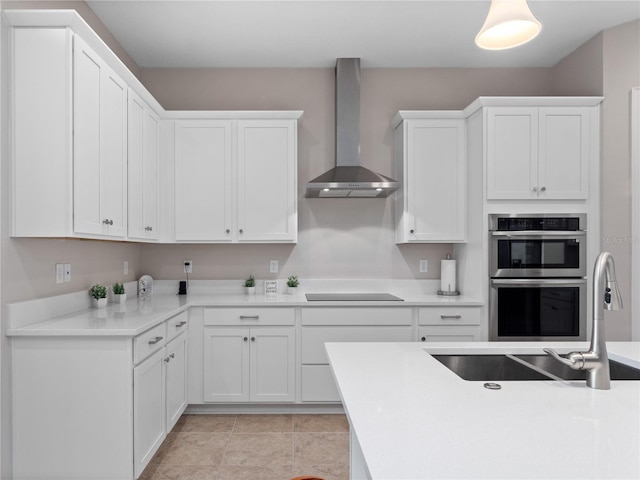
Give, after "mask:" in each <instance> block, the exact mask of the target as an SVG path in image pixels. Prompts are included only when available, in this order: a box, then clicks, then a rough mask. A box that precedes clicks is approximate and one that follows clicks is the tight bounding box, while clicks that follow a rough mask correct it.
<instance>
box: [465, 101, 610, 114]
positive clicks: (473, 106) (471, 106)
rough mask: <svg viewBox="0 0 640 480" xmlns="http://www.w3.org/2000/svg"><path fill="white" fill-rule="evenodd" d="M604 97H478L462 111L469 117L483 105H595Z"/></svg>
mask: <svg viewBox="0 0 640 480" xmlns="http://www.w3.org/2000/svg"><path fill="white" fill-rule="evenodd" d="M603 100H604V97H564V96H558V97H545V96H541V97H478V98H477V99H476V100H474V101H473V102H472V103H470V104H469V105H468V106H467V107H466V108H465V109H464V110H463V111H462V112H463V117H464V118H468V117H470V116H471V115H473V114H474V113H475V112H476V111H477V110H479V109H481V108H483V107H594V106H596V105H600V103H602V101H603Z"/></svg>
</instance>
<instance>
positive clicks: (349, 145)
mask: <svg viewBox="0 0 640 480" xmlns="http://www.w3.org/2000/svg"><path fill="white" fill-rule="evenodd" d="M399 186H400V183H399V182H397V181H395V180H394V179H392V178H389V177H385V176H384V175H380V174H379V173H376V172H374V171H372V170H369V169H368V168H364V167H362V166H361V165H360V59H359V58H339V59H338V60H337V61H336V166H335V167H334V168H332V169H331V170H329V171H328V172H325V173H323V174H322V175H320V176H319V177H316V178H314V179H313V180H311V181H310V182H309V183H308V184H307V193H306V195H305V196H306V197H307V198H337V197H342V198H344V197H348V198H362V197H369V198H379V197H388V196H389V195H390V194H391V193H393V192H394V191H395V190H397V189H398V187H399Z"/></svg>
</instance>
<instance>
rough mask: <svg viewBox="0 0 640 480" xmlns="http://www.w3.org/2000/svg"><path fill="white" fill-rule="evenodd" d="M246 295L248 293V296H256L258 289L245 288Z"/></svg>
mask: <svg viewBox="0 0 640 480" xmlns="http://www.w3.org/2000/svg"><path fill="white" fill-rule="evenodd" d="M244 293H246V294H247V295H255V294H256V287H244Z"/></svg>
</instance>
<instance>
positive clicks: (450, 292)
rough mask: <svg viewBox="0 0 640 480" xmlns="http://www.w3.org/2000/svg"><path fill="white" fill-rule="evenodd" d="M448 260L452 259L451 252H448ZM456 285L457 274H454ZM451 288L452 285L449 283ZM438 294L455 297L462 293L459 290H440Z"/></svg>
mask: <svg viewBox="0 0 640 480" xmlns="http://www.w3.org/2000/svg"><path fill="white" fill-rule="evenodd" d="M447 260H451V254H449V253H447ZM454 268H455V264H454ZM453 283H454V286H455V275H454V281H453ZM449 288H451V285H449ZM438 295H440V296H443V297H455V296H457V295H460V292H459V291H458V290H438Z"/></svg>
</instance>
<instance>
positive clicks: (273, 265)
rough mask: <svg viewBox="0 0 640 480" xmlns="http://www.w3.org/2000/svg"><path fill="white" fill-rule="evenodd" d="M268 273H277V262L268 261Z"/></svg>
mask: <svg viewBox="0 0 640 480" xmlns="http://www.w3.org/2000/svg"><path fill="white" fill-rule="evenodd" d="M269 273H278V260H270V261H269Z"/></svg>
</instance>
